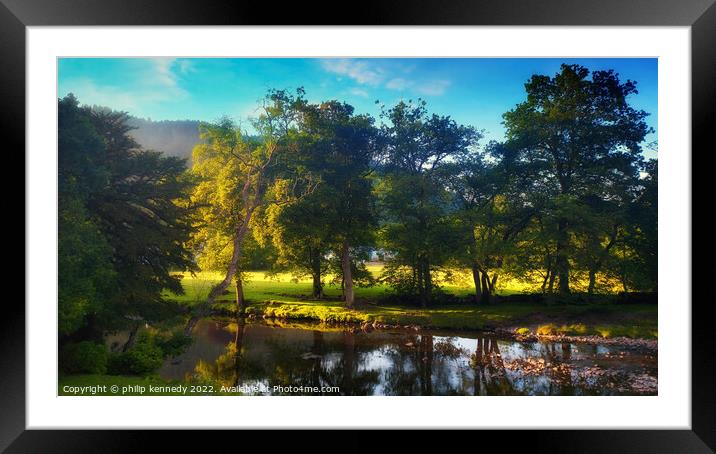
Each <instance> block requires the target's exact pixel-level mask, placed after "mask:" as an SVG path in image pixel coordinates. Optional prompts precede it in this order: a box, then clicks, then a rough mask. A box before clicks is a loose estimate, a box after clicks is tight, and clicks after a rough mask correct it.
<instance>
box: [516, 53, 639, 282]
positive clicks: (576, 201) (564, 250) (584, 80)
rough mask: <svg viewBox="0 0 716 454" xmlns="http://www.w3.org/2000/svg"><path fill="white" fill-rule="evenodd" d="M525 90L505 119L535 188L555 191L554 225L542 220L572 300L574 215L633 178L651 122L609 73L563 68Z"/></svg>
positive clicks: (627, 85)
mask: <svg viewBox="0 0 716 454" xmlns="http://www.w3.org/2000/svg"><path fill="white" fill-rule="evenodd" d="M590 76H591V77H590ZM525 90H526V92H527V100H526V101H525V102H523V103H520V104H519V105H517V107H515V108H514V109H513V110H511V111H509V112H507V113H505V114H504V124H505V127H506V129H507V134H506V137H507V141H508V142H509V143H510V144H511V146H514V147H516V149H518V150H519V151H520V153H521V157H520V158H521V159H522V160H523V161H524V162H528V163H530V165H531V167H532V169H533V174H534V175H535V178H536V183H537V184H539V185H541V186H544V185H549V186H551V187H552V192H553V193H552V201H553V204H554V207H553V212H554V213H555V217H554V218H553V219H549V220H548V219H544V220H545V221H549V222H550V223H552V224H553V225H554V229H555V231H556V235H555V237H556V250H555V270H556V274H557V277H558V278H559V291H560V293H562V294H567V293H569V292H570V285H569V274H570V260H571V259H572V258H573V254H574V249H573V246H574V245H573V240H572V235H573V233H574V228H575V225H574V223H575V222H577V220H578V219H577V218H576V217H575V216H574V215H573V214H574V212H575V209H576V207H577V206H578V205H582V204H585V203H586V198H587V197H589V196H592V195H596V196H597V197H601V198H608V197H610V195H609V190H610V188H611V186H612V185H613V184H615V183H618V182H619V180H622V179H624V178H631V177H632V176H633V175H634V174H635V173H636V171H637V169H638V164H639V162H640V160H641V152H642V145H641V144H642V142H643V140H644V138H645V136H646V135H647V134H648V133H649V132H650V128H649V127H648V126H647V124H646V123H645V121H644V118H645V117H646V116H647V115H648V114H647V113H646V112H644V111H642V110H638V109H635V108H634V107H632V106H631V105H630V104H629V102H628V98H629V96H630V95H632V94H635V93H637V90H636V83H635V82H633V81H631V80H627V81H626V82H622V81H621V80H620V79H619V76H618V74H616V73H614V71H612V70H608V71H594V72H592V73H591V74H590V71H589V70H588V69H587V68H585V67H582V66H579V65H562V67H561V70H560V72H559V73H558V74H556V75H555V76H554V77H551V76H545V75H534V76H532V77H531V78H530V80H529V81H528V82H527V83H526V84H525Z"/></svg>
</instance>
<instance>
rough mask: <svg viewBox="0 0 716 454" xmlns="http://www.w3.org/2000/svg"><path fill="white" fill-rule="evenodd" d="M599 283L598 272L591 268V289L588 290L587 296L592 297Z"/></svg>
mask: <svg viewBox="0 0 716 454" xmlns="http://www.w3.org/2000/svg"><path fill="white" fill-rule="evenodd" d="M596 283H597V271H596V270H595V269H594V268H591V269H590V270H589V288H588V289H587V294H588V295H589V296H592V295H593V294H594V287H595V285H596Z"/></svg>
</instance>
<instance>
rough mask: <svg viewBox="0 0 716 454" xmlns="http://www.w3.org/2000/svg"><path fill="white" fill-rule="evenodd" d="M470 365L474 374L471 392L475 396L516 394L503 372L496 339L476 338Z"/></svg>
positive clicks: (502, 363) (503, 365)
mask: <svg viewBox="0 0 716 454" xmlns="http://www.w3.org/2000/svg"><path fill="white" fill-rule="evenodd" d="M470 365H471V366H472V368H473V370H474V373H475V384H474V389H473V391H474V394H475V395H476V396H479V395H483V396H484V395H488V396H493V395H497V396H504V395H513V394H518V393H517V391H516V390H515V388H514V386H513V385H512V383H511V382H510V380H509V378H508V376H507V373H506V371H505V364H504V362H503V361H502V354H501V353H500V347H499V346H498V344H497V339H492V338H489V337H483V338H478V339H477V347H476V348H475V353H474V354H473V355H472V357H471V358H470Z"/></svg>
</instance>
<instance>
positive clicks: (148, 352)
mask: <svg viewBox="0 0 716 454" xmlns="http://www.w3.org/2000/svg"><path fill="white" fill-rule="evenodd" d="M163 362H164V354H163V352H162V349H161V348H160V347H159V346H158V345H156V344H155V342H154V338H152V337H151V336H149V335H147V334H146V333H142V334H140V336H139V338H138V339H137V343H136V344H135V345H134V347H132V348H131V349H129V350H127V351H126V352H122V353H112V354H111V355H110V356H109V360H108V362H107V372H108V373H109V374H110V375H148V374H151V373H152V372H154V371H155V370H157V369H159V368H160V367H161V366H162V363H163Z"/></svg>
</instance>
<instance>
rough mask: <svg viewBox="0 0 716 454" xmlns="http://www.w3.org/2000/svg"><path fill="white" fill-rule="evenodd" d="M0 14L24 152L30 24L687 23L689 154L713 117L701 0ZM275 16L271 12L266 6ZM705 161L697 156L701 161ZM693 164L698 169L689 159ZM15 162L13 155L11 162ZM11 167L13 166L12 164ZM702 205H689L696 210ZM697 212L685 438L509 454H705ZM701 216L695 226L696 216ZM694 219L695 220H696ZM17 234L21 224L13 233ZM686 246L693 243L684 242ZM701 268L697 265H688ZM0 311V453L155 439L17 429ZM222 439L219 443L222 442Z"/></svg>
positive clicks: (572, 436) (17, 385) (526, 435)
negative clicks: (636, 453) (688, 418)
mask: <svg viewBox="0 0 716 454" xmlns="http://www.w3.org/2000/svg"><path fill="white" fill-rule="evenodd" d="M1 3H2V4H1V5H0V24H1V25H0V49H2V50H1V52H2V56H3V57H4V61H5V63H6V66H5V68H6V69H5V70H4V71H3V72H2V73H0V80H2V84H0V86H1V87H2V90H3V94H4V95H5V96H4V99H6V100H8V102H7V103H6V106H5V108H4V109H3V111H2V117H3V121H2V123H3V124H4V125H6V127H5V128H4V129H5V131H6V136H7V138H8V139H9V140H8V141H7V142H6V143H5V146H6V150H20V149H22V150H24V149H25V134H24V133H23V131H24V128H25V96H26V90H25V76H26V71H25V68H26V66H25V63H26V56H25V49H26V35H25V31H26V27H30V26H118V25H122V26H146V25H155V26H171V25H190V26H198V25H204V26H207V25H208V26H211V25H251V26H254V25H297V24H303V25H321V24H325V25H400V26H411V25H437V26H465V25H471V26H505V25H509V26H644V27H649V26H690V27H691V37H692V41H691V45H692V48H691V64H692V80H691V89H692V149H694V150H697V149H701V148H703V149H704V150H707V149H708V148H707V147H708V145H707V144H708V142H707V141H708V138H709V136H708V135H709V133H710V129H711V124H712V122H713V121H714V120H716V115H715V113H716V110H715V108H714V105H716V88H714V81H716V49H714V43H716V7H715V6H714V5H713V3H714V2H713V0H689V1H687V2H676V1H666V0H659V1H652V2H647V1H644V0H632V1H628V2H618V1H616V0H604V1H600V2H596V1H593V0H578V1H572V2H568V3H566V4H565V3H563V2H560V1H558V0H544V1H541V2H533V1H525V0H523V1H518V0H510V1H496V0H493V1H480V2H468V1H458V2H454V3H451V4H450V5H449V6H446V5H445V4H441V3H440V2H436V1H426V2H421V3H420V4H419V5H416V4H414V3H409V2H403V1H400V2H391V3H390V4H387V3H381V2H371V3H368V4H364V5H363V6H362V7H361V8H359V9H358V10H357V11H354V12H352V13H351V14H350V15H345V16H340V15H339V13H332V14H333V15H331V14H329V13H326V14H323V15H321V14H317V13H315V10H322V11H327V12H329V11H330V12H333V11H335V9H334V8H331V7H329V6H328V5H326V6H325V9H324V5H321V4H320V3H317V4H316V6H315V9H314V8H306V7H305V5H296V6H293V7H291V6H289V7H287V9H285V10H284V11H283V12H278V13H277V12H276V11H273V10H272V7H271V5H264V4H255V3H252V4H247V5H239V4H232V3H228V2H219V1H215V2H202V3H198V2H188V1H183V0H182V1H178V2H177V1H175V2H169V1H166V0H165V1H154V2H152V3H151V4H144V3H142V2H123V3H109V2H102V3H99V2H95V3H88V2H83V1H81V0H68V1H62V2H52V1H48V0H32V1H24V2H23V1H20V0H12V1H8V0H2V2H1ZM273 9H275V8H273ZM705 155H706V156H705ZM697 156H698V165H694V158H696V157H697ZM707 157H709V156H708V153H693V152H692V158H691V159H692V182H693V183H696V184H698V183H699V182H701V183H702V184H703V185H704V186H705V187H704V188H700V189H697V186H696V185H695V184H693V183H692V194H693V196H692V197H693V199H692V207H694V208H695V207H699V206H700V207H707V206H709V205H710V203H709V202H710V201H709V198H710V197H709V196H710V194H711V193H712V191H709V190H708V186H706V184H708V181H709V174H708V169H709V166H708V163H707V162H705V160H706V159H707ZM16 159H17V157H16ZM17 162H18V165H19V162H20V160H19V159H17ZM699 201H700V202H702V203H701V204H699V203H698V202H699ZM708 211H710V210H703V211H697V210H695V209H692V220H691V222H692V244H699V247H697V248H693V252H692V292H691V299H692V367H693V369H692V371H691V377H692V388H691V390H692V399H691V409H692V425H691V426H692V428H691V430H678V431H668V430H663V431H662V430H640V431H620V430H612V431H601V430H599V431H588V430H579V431H529V432H527V431H523V432H522V435H523V436H522V437H515V438H512V437H510V448H511V449H518V448H520V447H523V448H534V447H535V446H543V447H544V446H549V447H550V449H549V450H550V451H558V452H559V451H560V450H564V451H569V452H574V451H580V452H605V451H619V452H631V451H639V452H673V451H679V452H682V451H686V452H713V450H714V449H716V435H715V434H714V433H715V432H716V431H714V428H715V427H716V416H715V415H716V412H715V411H714V408H715V407H716V393H715V392H714V389H713V382H714V376H715V375H714V374H715V372H716V370H715V369H716V361H714V359H713V356H712V351H713V348H712V347H713V342H714V341H713V338H712V337H711V334H712V329H711V327H710V318H709V317H708V312H709V308H710V307H709V306H710V304H709V303H710V300H711V298H709V293H708V290H707V288H708V287H707V285H706V283H707V282H709V277H710V276H711V274H712V273H713V271H714V266H713V265H707V266H703V265H698V264H699V263H709V262H706V259H708V258H709V256H711V254H712V253H713V252H714V246H713V245H711V243H710V242H709V241H708V239H707V238H706V232H707V229H708V223H707V222H706V219H705V216H707V215H708ZM699 217H701V219H699ZM699 220H700V221H701V222H699ZM25 229H27V225H25ZM697 239H700V240H702V241H703V246H702V245H701V243H695V241H697ZM700 259H703V260H700ZM11 301H12V304H10V301H8V303H7V304H6V308H5V314H4V317H3V318H2V324H3V326H2V333H3V334H2V342H1V343H0V349H1V351H0V358H2V364H3V366H2V368H1V370H2V372H1V373H0V375H1V376H2V378H1V381H0V384H1V385H2V388H1V389H2V392H0V402H1V403H0V407H1V408H3V410H4V411H3V412H2V413H1V416H0V418H2V424H1V428H0V447H2V448H3V449H4V448H6V447H7V448H8V452H55V451H58V450H59V451H66V450H67V451H73V450H79V449H87V447H90V446H91V449H92V451H100V450H106V451H115V450H120V449H121V450H123V451H133V450H138V449H141V447H143V446H146V443H148V438H150V437H154V436H156V435H157V434H156V433H154V432H147V431H122V432H112V431H64V430H63V431H44V430H43V431H39V430H26V425H25V392H26V385H25V383H26V381H25V338H26V337H25V336H26V332H25V330H26V326H25V313H24V307H23V305H21V304H19V301H18V300H17V299H13V300H11ZM222 435H223V436H230V434H228V433H224V434H222ZM484 436H488V437H490V438H493V439H495V440H497V439H499V438H502V439H504V434H500V433H499V432H498V431H489V432H487V433H485V434H484V435H482V434H481V435H480V437H481V440H485V438H483V437H484ZM172 438H174V439H175V441H178V442H179V443H185V442H186V443H187V445H188V443H189V442H190V441H191V440H192V438H194V435H193V434H191V433H189V432H183V431H182V432H176V433H173V434H172Z"/></svg>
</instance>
